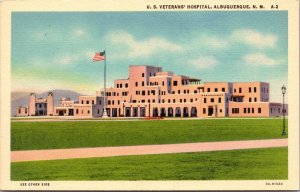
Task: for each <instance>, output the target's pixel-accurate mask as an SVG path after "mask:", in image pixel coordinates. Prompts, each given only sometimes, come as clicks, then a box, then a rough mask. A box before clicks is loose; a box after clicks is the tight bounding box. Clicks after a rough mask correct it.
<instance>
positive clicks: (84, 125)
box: [11, 119, 287, 150]
mask: <svg viewBox="0 0 300 192" xmlns="http://www.w3.org/2000/svg"><path fill="white" fill-rule="evenodd" d="M286 124H287V122H286ZM281 128H282V119H202V120H201V119H200V120H199V119H198V120H166V121H149V120H145V121H106V122H103V121H67V122H12V123H11V149H12V150H30V149H55V148H56V149H58V148H79V147H100V146H126V145H145V144H167V143H189V142H206V141H229V140H230V141H232V140H251V139H272V138H286V137H287V136H284V137H283V136H281Z"/></svg>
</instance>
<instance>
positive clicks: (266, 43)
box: [231, 29, 278, 48]
mask: <svg viewBox="0 0 300 192" xmlns="http://www.w3.org/2000/svg"><path fill="white" fill-rule="evenodd" d="M231 39H233V40H235V41H239V42H243V43H245V44H248V45H252V46H255V47H257V48H273V47H275V46H276V43H277V40H278V37H277V36H276V35H274V34H263V33H261V32H258V31H255V30H252V29H241V30H235V31H233V32H232V35H231Z"/></svg>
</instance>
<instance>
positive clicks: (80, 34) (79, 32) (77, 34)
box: [73, 28, 86, 36]
mask: <svg viewBox="0 0 300 192" xmlns="http://www.w3.org/2000/svg"><path fill="white" fill-rule="evenodd" d="M73 34H74V35H75V36H83V35H85V34H86V31H85V30H83V29H80V28H78V29H75V30H74V31H73Z"/></svg>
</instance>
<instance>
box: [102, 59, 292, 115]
mask: <svg viewBox="0 0 300 192" xmlns="http://www.w3.org/2000/svg"><path fill="white" fill-rule="evenodd" d="M106 92H107V93H106V94H107V112H108V114H109V116H112V117H119V116H126V117H145V116H154V117H155V116H162V117H228V116H231V117H268V116H279V115H281V114H282V111H281V110H282V104H280V103H271V102H269V100H270V98H269V93H270V87H269V83H265V82H204V83H201V80H200V79H197V78H191V77H188V76H182V75H175V74H173V73H172V72H169V71H163V70H162V68H161V67H153V66H147V65H140V66H130V67H129V78H128V79H117V80H115V81H114V87H113V88H109V89H107V91H106ZM285 109H287V106H285ZM286 114H287V110H286Z"/></svg>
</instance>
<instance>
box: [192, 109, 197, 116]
mask: <svg viewBox="0 0 300 192" xmlns="http://www.w3.org/2000/svg"><path fill="white" fill-rule="evenodd" d="M191 117H197V108H196V107H192V109H191Z"/></svg>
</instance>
